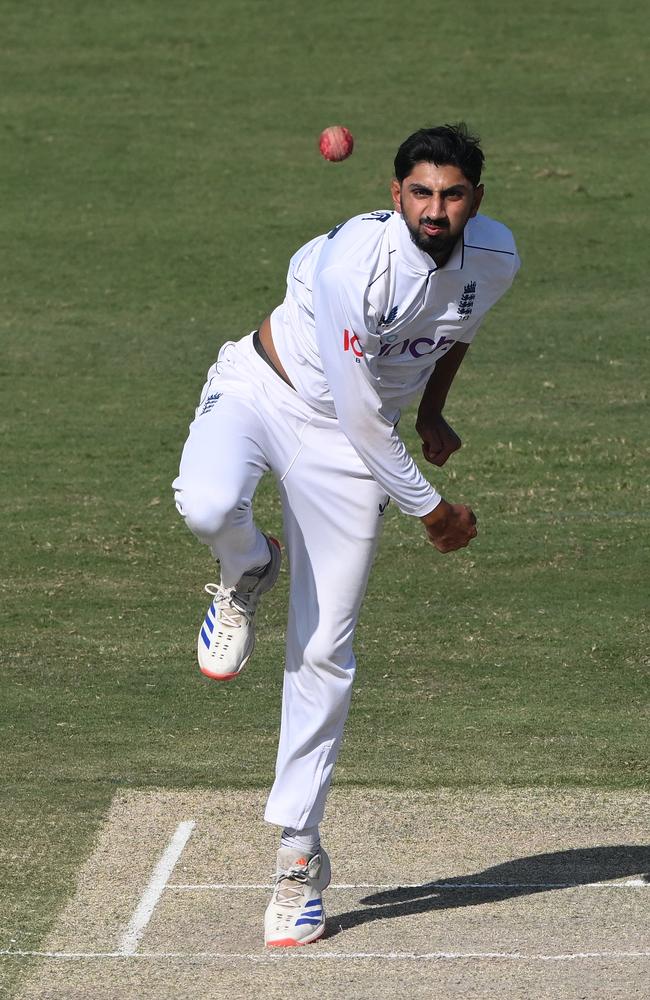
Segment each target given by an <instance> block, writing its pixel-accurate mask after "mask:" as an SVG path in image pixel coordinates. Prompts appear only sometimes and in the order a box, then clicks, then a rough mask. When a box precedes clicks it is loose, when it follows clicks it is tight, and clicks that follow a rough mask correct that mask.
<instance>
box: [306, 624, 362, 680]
mask: <svg viewBox="0 0 650 1000" xmlns="http://www.w3.org/2000/svg"><path fill="white" fill-rule="evenodd" d="M303 662H304V665H305V666H306V667H308V668H309V669H311V670H313V671H315V672H316V673H323V672H325V673H328V674H330V675H332V676H336V677H338V678H339V679H340V680H342V681H345V682H346V683H352V680H353V678H354V670H355V659H354V653H353V652H352V642H351V639H347V640H341V639H337V638H335V637H334V636H333V635H332V634H331V633H329V632H328V631H327V630H326V629H320V628H319V629H317V630H316V632H315V633H314V635H313V636H312V637H311V639H310V640H309V642H308V643H307V645H306V647H305V650H304V656H303Z"/></svg>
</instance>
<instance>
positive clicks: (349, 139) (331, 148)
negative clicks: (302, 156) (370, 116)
mask: <svg viewBox="0 0 650 1000" xmlns="http://www.w3.org/2000/svg"><path fill="white" fill-rule="evenodd" d="M318 148H319V149H320V151H321V153H322V155H323V156H324V157H325V159H326V160H331V161H332V162H333V163H338V162H339V161H340V160H347V158H348V156H349V155H350V153H351V152H352V150H353V149H354V137H353V135H352V133H351V132H350V130H349V129H347V128H346V127H345V125H330V127H329V128H326V129H323V131H322V132H321V134H320V139H319V140H318Z"/></svg>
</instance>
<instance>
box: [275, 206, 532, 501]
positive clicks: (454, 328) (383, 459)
mask: <svg viewBox="0 0 650 1000" xmlns="http://www.w3.org/2000/svg"><path fill="white" fill-rule="evenodd" d="M518 267H519V258H518V256H517V253H516V248H515V244H514V240H513V237H512V234H511V233H510V231H509V230H508V229H507V228H506V227H505V226H503V225H501V223H498V222H495V221H493V220H492V219H488V218H487V217H486V216H480V215H479V216H477V217H476V218H475V219H470V221H469V222H468V224H467V226H466V229H465V234H464V240H463V241H460V242H459V244H458V245H457V246H456V248H455V250H454V253H453V254H452V257H451V258H450V260H449V261H448V263H447V264H446V265H445V267H444V268H441V269H437V268H436V266H435V264H434V262H433V260H432V258H431V257H430V256H429V255H428V254H426V253H423V252H422V251H421V250H418V248H417V247H416V246H415V244H414V243H413V242H412V240H411V238H410V234H409V232H408V229H407V227H406V225H405V223H404V220H403V219H402V216H401V215H399V214H398V213H396V212H388V211H386V212H371V213H370V214H368V215H360V216H356V217H355V218H353V219H350V220H349V221H348V222H346V223H345V224H344V225H342V226H340V227H336V228H335V229H334V230H332V231H331V232H330V233H329V234H326V235H323V236H319V237H317V238H316V239H314V240H312V241H311V242H310V243H308V244H306V246H304V247H302V248H301V249H300V250H299V251H298V252H297V253H296V254H295V255H294V256H293V258H292V259H291V262H290V265H289V272H288V277H287V294H286V298H285V300H284V302H283V303H282V305H281V306H279V307H278V308H277V309H275V310H274V312H273V313H272V315H271V328H272V332H273V340H274V343H275V346H276V350H277V352H278V355H279V357H280V360H281V361H282V364H283V365H284V368H285V370H286V372H287V374H288V376H289V378H290V379H291V381H292V383H293V385H294V386H295V388H296V390H297V392H298V394H299V395H300V396H301V398H302V399H304V400H305V401H306V402H307V403H309V405H310V406H311V407H313V408H314V409H315V410H318V411H319V412H320V413H323V414H326V415H328V416H336V417H337V418H338V421H339V424H340V427H341V429H342V430H343V432H344V434H345V435H346V436H347V437H348V439H349V440H350V441H351V443H352V445H353V447H354V448H355V450H356V451H357V453H358V454H359V455H360V456H361V458H362V460H363V462H364V464H365V466H366V468H368V469H369V470H370V472H371V473H372V475H373V477H374V478H375V480H376V481H377V482H378V483H379V484H381V486H382V487H383V489H384V490H385V491H386V493H388V495H389V496H391V497H393V498H394V499H395V502H396V503H397V505H398V506H399V508H400V510H402V511H403V512H404V513H407V514H412V515H418V516H421V515H423V514H427V513H429V512H430V511H431V510H433V508H434V507H435V506H436V504H437V503H438V502H439V500H440V495H439V494H438V493H437V492H436V491H435V490H434V488H433V487H432V486H430V484H429V483H428V482H427V480H426V479H425V478H424V476H423V475H422V474H421V472H420V471H419V469H418V468H417V466H416V464H415V462H414V461H413V459H412V458H411V456H410V455H409V454H408V452H407V451H406V448H405V447H404V444H403V442H402V440H401V438H400V437H399V435H398V434H397V431H396V429H395V424H396V422H397V420H398V419H399V414H400V409H401V408H402V407H404V406H405V405H407V404H408V403H410V402H411V401H412V400H413V399H415V398H416V397H418V396H419V395H420V394H421V393H422V390H423V389H424V387H425V385H426V383H427V381H428V379H429V377H430V375H431V372H432V371H433V369H434V367H435V363H436V361H437V360H438V359H439V358H440V357H442V356H443V355H444V354H445V353H446V352H447V351H448V350H449V349H450V348H451V346H452V345H453V344H454V343H455V342H456V341H461V342H463V343H469V342H471V340H472V339H473V338H474V336H475V334H476V331H477V330H478V328H479V325H480V323H481V320H482V318H483V316H484V314H485V313H486V312H487V310H488V309H489V308H490V307H491V306H493V305H494V303H495V302H496V301H497V300H498V299H499V298H500V297H501V295H503V294H504V292H506V291H507V289H508V288H509V287H510V284H511V283H512V280H513V278H514V276H515V274H516V272H517V269H518Z"/></svg>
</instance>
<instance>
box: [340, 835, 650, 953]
mask: <svg viewBox="0 0 650 1000" xmlns="http://www.w3.org/2000/svg"><path fill="white" fill-rule="evenodd" d="M648 873H650V846H647V847H644V846H631V845H624V844H623V845H620V846H616V847H584V848H575V849H574V850H570V851H554V852H553V853H550V854H536V855H533V856H532V857H529V858H517V859H515V860H514V861H506V862H504V863H503V864H500V865H494V866H493V867H492V868H486V869H485V870H484V871H481V872H473V873H471V874H469V875H460V876H456V877H454V878H445V879H438V880H436V881H432V882H424V883H422V885H417V886H402V887H398V888H395V889H389V890H386V891H384V892H377V893H373V894H372V895H370V896H365V897H364V898H363V899H362V900H361V902H362V903H364V904H366V906H365V908H363V909H355V910H349V911H348V912H346V913H339V914H338V915H337V916H335V917H332V918H331V919H330V920H328V921H327V932H326V933H327V936H328V937H334V936H335V935H336V934H339V933H340V932H341V931H346V930H350V929H351V928H352V927H358V926H359V925H360V924H365V923H370V922H371V921H373V920H388V919H390V918H391V917H403V916H408V915H410V914H415V913H427V912H429V911H432V910H451V909H456V908H458V907H461V906H480V904H481V903H495V902H496V903H498V902H501V901H502V900H506V899H515V898H517V897H518V896H532V895H535V894H537V893H540V892H551V891H554V890H557V889H568V888H571V887H573V886H579V885H587V884H589V883H590V882H605V881H609V880H610V879H619V878H626V877H628V878H629V877H636V878H640V879H642V880H643V881H644V882H647V883H648V884H649V885H650V874H648Z"/></svg>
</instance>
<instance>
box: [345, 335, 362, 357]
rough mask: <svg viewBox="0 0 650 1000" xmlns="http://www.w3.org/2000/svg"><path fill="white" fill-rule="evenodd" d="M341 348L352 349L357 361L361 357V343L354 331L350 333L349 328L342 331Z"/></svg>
mask: <svg viewBox="0 0 650 1000" xmlns="http://www.w3.org/2000/svg"><path fill="white" fill-rule="evenodd" d="M343 350H344V351H352V353H353V354H354V356H355V358H356V360H357V361H359V360H360V358H362V357H363V351H362V350H361V344H360V342H359V338H358V337H357V335H356V333H350V331H349V330H344V331H343Z"/></svg>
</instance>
